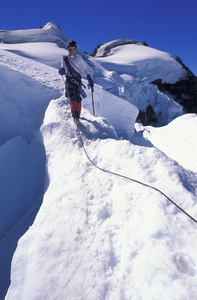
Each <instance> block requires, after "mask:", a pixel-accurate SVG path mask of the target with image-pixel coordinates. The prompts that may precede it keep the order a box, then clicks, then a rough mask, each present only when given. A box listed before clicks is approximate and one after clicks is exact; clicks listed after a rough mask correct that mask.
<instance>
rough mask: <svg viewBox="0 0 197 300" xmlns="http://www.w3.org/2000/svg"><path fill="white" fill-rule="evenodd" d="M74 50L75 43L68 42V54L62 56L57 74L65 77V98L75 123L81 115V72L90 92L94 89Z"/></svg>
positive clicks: (81, 60)
mask: <svg viewBox="0 0 197 300" xmlns="http://www.w3.org/2000/svg"><path fill="white" fill-rule="evenodd" d="M76 49H77V43H76V42H75V41H73V40H69V41H68V43H67V50H68V54H67V55H65V56H63V58H62V61H61V68H60V69H59V74H60V75H65V76H66V82H65V90H66V96H67V97H68V98H69V99H70V102H69V103H70V108H71V113H72V117H73V119H74V121H75V122H77V121H78V120H79V118H80V113H81V101H82V97H81V95H82V82H81V74H80V73H81V71H82V72H83V73H84V74H85V75H86V78H87V80H88V86H89V87H90V88H91V89H92V91H93V89H94V82H93V80H92V78H91V76H90V75H89V74H88V71H87V66H86V63H85V61H84V60H83V59H82V57H81V56H79V55H78V54H76V53H75V51H76Z"/></svg>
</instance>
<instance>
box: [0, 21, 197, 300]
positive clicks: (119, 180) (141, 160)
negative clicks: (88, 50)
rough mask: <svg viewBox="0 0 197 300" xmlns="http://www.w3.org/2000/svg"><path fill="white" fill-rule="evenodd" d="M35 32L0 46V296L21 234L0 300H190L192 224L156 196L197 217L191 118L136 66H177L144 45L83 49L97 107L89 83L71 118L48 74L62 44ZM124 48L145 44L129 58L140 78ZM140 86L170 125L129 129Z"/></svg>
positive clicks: (194, 273) (196, 271)
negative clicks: (102, 51) (95, 51)
mask: <svg viewBox="0 0 197 300" xmlns="http://www.w3.org/2000/svg"><path fill="white" fill-rule="evenodd" d="M51 30H53V34H56V33H55V31H54V27H52V29H51ZM39 32H40V31H39ZM58 32H59V29H58ZM22 34H25V33H24V32H22ZM37 34H38V35H39V33H37ZM58 34H59V33H57V35H58ZM36 39H37V40H38V41H37V42H36V43H26V44H20V45H19V44H15V45H5V44H0V57H1V61H0V78H1V82H2V85H1V90H0V116H1V117H0V122H1V126H0V141H1V146H0V165H1V168H0V185H1V191H2V193H1V203H0V205H1V210H0V212H1V218H0V220H1V223H0V224H1V232H0V259H1V268H0V299H4V296H5V293H6V290H7V288H8V285H9V270H10V262H11V258H12V255H13V252H14V251H15V248H16V243H17V241H18V239H19V238H20V237H21V236H22V237H21V238H20V239H19V241H18V244H17V248H16V251H15V253H14V256H13V260H12V268H11V284H10V287H9V289H8V292H7V295H6V297H5V299H6V300H7V299H10V300H13V299H16V300H18V299H20V300H26V299H28V300H35V299H49V300H50V299H51V300H54V299H58V300H59V299H69V300H71V299H77V300H78V299H86V300H89V299H91V300H94V299H95V300H100V299H101V300H103V299H110V300H112V299H113V300H114V299H115V300H116V299H117V300H119V299H132V300H139V299H140V300H146V299H150V300H156V299H162V300H163V299H164V300H165V299H166V300H169V299H172V300H173V299H174V300H175V299H176V300H177V299H178V300H185V299H191V300H195V299H196V293H197V280H196V279H197V278H196V277H197V254H196V253H197V251H196V250H197V242H196V240H197V233H196V223H195V222H194V221H193V220H192V219H190V218H189V217H188V216H186V215H185V214H184V213H183V212H182V211H180V210H179V209H178V208H177V207H176V206H174V205H173V204H172V203H171V202H170V201H169V200H168V199H167V198H166V197H165V196H164V194H166V195H167V196H168V197H170V198H171V199H172V200H173V201H174V202H175V203H177V204H178V205H179V206H180V207H182V208H183V209H184V210H185V211H187V212H188V213H189V214H190V215H191V216H193V218H195V219H197V204H196V196H197V186H196V180H197V170H196V168H197V167H196V165H195V156H194V155H195V153H196V150H197V142H196V141H197V139H196V135H195V128H196V122H197V117H196V115H194V114H190V115H183V113H182V110H181V107H180V106H179V105H177V104H175V103H174V101H173V99H171V98H169V97H167V96H166V95H163V94H162V93H158V91H157V89H156V87H155V86H154V87H153V85H152V84H150V78H149V77H148V76H149V75H147V74H148V73H146V71H147V68H145V69H144V72H145V73H144V75H146V76H147V77H146V76H143V68H141V69H140V67H139V66H142V65H143V64H144V62H145V61H146V62H147V59H148V66H149V67H151V68H150V70H151V69H152V70H154V69H155V70H156V71H157V72H158V76H161V75H162V74H164V73H165V76H166V78H168V75H169V80H171V79H172V75H173V74H176V76H177V78H178V77H179V76H182V75H184V71H183V70H181V69H179V67H177V65H173V63H174V61H172V58H171V56H170V55H167V54H163V53H160V54H159V55H161V56H160V57H158V56H157V55H158V53H157V51H156V50H150V51H151V53H153V52H154V55H153V56H151V55H150V56H149V57H148V58H147V52H146V50H145V48H146V49H147V47H144V46H141V45H127V46H121V47H120V48H119V47H117V48H116V50H115V49H114V50H112V51H114V53H115V52H116V54H117V55H118V56H117V59H116V60H115V61H114V62H113V61H112V60H110V59H112V56H113V55H111V56H109V57H105V58H102V59H103V60H104V61H103V62H102V61H100V62H99V60H100V58H94V59H93V58H88V57H86V60H87V62H88V64H89V68H90V69H91V71H92V73H94V77H95V81H96V82H97V83H98V84H99V85H97V84H96V85H95V93H94V101H95V111H96V116H93V115H92V99H91V93H90V91H89V90H88V89H86V92H87V96H88V97H87V98H86V99H84V100H83V110H82V119H81V123H80V124H79V125H78V127H76V125H75V124H74V123H73V122H72V120H71V116H70V109H69V105H68V99H67V98H65V96H64V90H63V88H64V85H63V81H62V78H61V77H60V76H59V75H58V73H57V68H58V66H59V64H60V62H58V61H59V60H60V59H61V56H62V53H64V51H65V50H64V49H61V48H59V46H58V45H55V44H54V43H53V42H52V43H51V41H50V43H48V41H47V43H45V42H44V43H43V41H42V37H41V38H40V40H39V38H38V37H36ZM128 46H129V47H130V46H136V47H142V48H139V49H141V51H140V58H139V59H136V60H135V59H133V62H132V63H131V65H132V64H133V65H134V66H135V68H136V70H140V72H141V75H140V76H141V77H140V76H139V72H136V73H135V74H134V73H133V74H129V73H126V72H123V71H124V70H126V69H125V66H126V64H127V61H126V57H125V55H126V53H127V54H128V53H129V52H128V51H126V50H125V51H126V52H125V53H124V55H123V56H122V55H121V52H122V51H123V49H124V47H126V48H125V49H128V48H127V47H128ZM6 47H8V48H9V49H8V48H6ZM34 48H35V51H34ZM45 49H47V59H46V58H45V56H44V55H43V54H44V52H45ZM129 49H130V48H129ZM143 49H144V50H143ZM143 51H144V56H143ZM148 51H149V50H148ZM123 52H124V51H123ZM79 53H80V51H79ZM149 54H150V53H149ZM114 55H115V54H114ZM155 55H156V56H157V59H155ZM110 57H111V58H110ZM127 58H128V64H129V63H130V62H131V61H130V60H131V58H129V54H128V56H127ZM108 59H109V60H108ZM123 60H124V62H123ZM107 61H108V62H107ZM140 61H141V63H140ZM161 61H162V63H161ZM164 61H165V62H166V64H165V62H164ZM106 62H107V64H106ZM118 62H119V63H118ZM115 65H116V66H115ZM113 66H115V67H114V69H113ZM54 67H55V68H54ZM165 67H166V69H165ZM163 68H164V69H165V70H163ZM150 70H149V74H151V71H150ZM166 70H167V71H166ZM173 71H174V72H173ZM181 74H182V75H181ZM99 80H100V81H99ZM83 82H84V83H85V84H87V82H86V81H85V80H83ZM101 83H103V84H101ZM128 83H129V84H128ZM103 88H104V90H103ZM109 91H111V93H109ZM115 91H118V92H117V93H116V92H115ZM121 93H122V94H121ZM120 94H121V95H120ZM126 95H128V98H127V97H126ZM134 95H135V97H134ZM143 95H148V96H150V102H151V103H153V104H154V108H155V109H156V111H157V113H161V112H162V114H163V119H162V122H163V124H168V125H167V126H164V127H158V128H153V127H151V126H147V127H143V126H141V125H140V124H136V125H135V130H134V122H135V119H136V116H137V113H138V109H136V108H135V106H133V104H139V103H140V105H141V107H146V99H145V98H144V97H142V96H143ZM120 96H121V97H120ZM140 97H141V98H140ZM134 98H135V99H136V102H135V101H134ZM140 99H141V100H140ZM132 103H133V104H132ZM166 107H167V109H166ZM176 116H179V118H177V119H175V117H176ZM173 119H175V120H174V121H173V122H171V123H169V122H170V121H171V120H173ZM95 165H96V166H98V167H99V168H100V169H99V168H97V167H96V166H95ZM45 167H46V170H45ZM101 169H103V170H105V171H103V170H101ZM106 170H107V171H111V172H113V173H117V174H120V175H124V176H126V177H128V178H127V179H126V178H123V177H121V176H118V175H115V174H110V173H107V172H106ZM131 179H134V180H137V181H140V182H142V183H145V184H147V185H150V186H152V187H155V188H157V189H159V190H161V192H163V193H164V194H162V193H160V192H158V191H156V190H155V189H153V188H151V187H147V186H144V185H143V184H139V183H137V182H135V181H132V180H131ZM42 200H43V202H42ZM41 204H42V205H41ZM38 210H39V211H38ZM35 216H36V218H35ZM34 218H35V220H34ZM28 227H29V229H28ZM27 229H28V230H27ZM26 230H27V231H26ZM25 231H26V233H25V234H24V232H25Z"/></svg>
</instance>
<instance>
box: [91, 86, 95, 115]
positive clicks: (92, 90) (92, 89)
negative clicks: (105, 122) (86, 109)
mask: <svg viewBox="0 0 197 300" xmlns="http://www.w3.org/2000/svg"><path fill="white" fill-rule="evenodd" d="M93 92H94V88H93V87H91V93H92V110H93V115H94V116H95V111H94V97H93Z"/></svg>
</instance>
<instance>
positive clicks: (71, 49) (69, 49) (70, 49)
mask: <svg viewBox="0 0 197 300" xmlns="http://www.w3.org/2000/svg"><path fill="white" fill-rule="evenodd" d="M75 50H76V48H68V51H71V52H73V51H75Z"/></svg>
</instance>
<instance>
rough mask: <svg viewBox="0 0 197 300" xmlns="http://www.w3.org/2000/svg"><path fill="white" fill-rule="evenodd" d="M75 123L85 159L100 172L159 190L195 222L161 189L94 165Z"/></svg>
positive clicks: (193, 219) (196, 221)
mask: <svg viewBox="0 0 197 300" xmlns="http://www.w3.org/2000/svg"><path fill="white" fill-rule="evenodd" d="M76 125H77V128H78V129H79V130H78V132H79V135H78V136H79V139H80V142H81V144H82V147H83V150H84V153H85V155H86V157H87V159H88V160H89V162H90V163H91V164H92V165H93V166H94V167H96V168H97V169H99V170H100V171H102V172H106V173H108V174H112V175H115V176H118V177H121V178H124V179H126V180H129V181H132V182H136V183H138V184H140V185H143V186H146V187H148V188H151V189H153V190H155V191H157V192H159V193H160V194H161V195H163V196H164V197H166V198H167V199H168V200H169V201H170V202H171V203H172V204H174V205H175V206H176V207H177V208H178V209H179V210H181V211H182V212H183V213H184V214H185V215H186V216H188V217H189V218H190V219H191V220H192V221H194V222H195V223H197V220H196V219H195V218H193V217H192V216H191V215H190V214H188V213H187V212H186V211H185V210H184V209H183V208H181V207H180V206H179V205H178V204H177V203H175V202H174V201H173V200H172V199H171V198H170V197H168V196H167V195H166V194H165V193H164V192H162V191H161V190H159V189H158V188H156V187H154V186H152V185H149V184H146V183H144V182H141V181H139V180H136V179H133V178H131V177H128V176H125V175H122V174H119V173H116V172H112V171H109V170H106V169H103V168H101V167H99V166H98V165H96V164H95V163H94V162H93V160H92V159H91V158H90V157H89V155H88V153H87V150H86V148H85V145H84V141H83V138H82V132H81V130H80V128H79V126H78V123H76Z"/></svg>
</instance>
